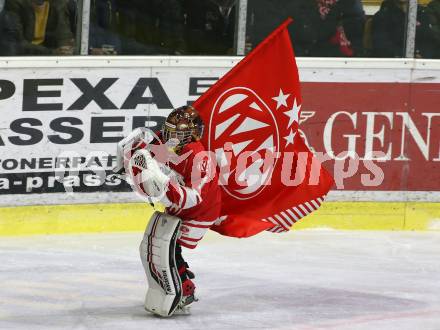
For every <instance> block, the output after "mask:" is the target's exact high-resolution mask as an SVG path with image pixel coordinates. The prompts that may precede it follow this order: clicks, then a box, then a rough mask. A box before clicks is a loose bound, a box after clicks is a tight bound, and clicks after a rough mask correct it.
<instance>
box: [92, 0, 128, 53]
mask: <svg viewBox="0 0 440 330" xmlns="http://www.w3.org/2000/svg"><path fill="white" fill-rule="evenodd" d="M114 9H115V1H114V0H113V1H111V0H93V1H92V3H91V19H90V31H89V47H90V51H89V53H90V54H91V55H117V54H120V53H121V39H120V37H119V36H118V35H117V34H116V33H114V32H113V31H112V29H113V28H114V25H115V21H116V13H115V11H114Z"/></svg>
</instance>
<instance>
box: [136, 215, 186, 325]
mask: <svg viewBox="0 0 440 330" xmlns="http://www.w3.org/2000/svg"><path fill="white" fill-rule="evenodd" d="M180 223H181V220H180V219H179V218H177V217H174V216H171V215H168V214H166V213H162V212H157V211H156V212H155V213H154V214H153V216H152V217H151V219H150V221H149V223H148V226H147V228H146V230H145V234H144V237H143V240H142V242H141V245H140V247H139V252H140V256H141V260H142V265H143V266H144V269H145V274H146V275H147V281H148V290H147V295H146V297H145V309H146V310H147V311H149V312H151V313H154V314H157V315H160V316H163V317H168V316H171V315H173V313H174V312H175V311H176V309H177V308H178V307H180V308H182V306H181V303H182V298H183V297H182V282H181V278H180V276H179V271H178V269H177V265H176V258H175V249H176V239H177V236H178V232H179V228H180Z"/></svg>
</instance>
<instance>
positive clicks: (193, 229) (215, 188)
mask: <svg viewBox="0 0 440 330" xmlns="http://www.w3.org/2000/svg"><path fill="white" fill-rule="evenodd" d="M203 128H204V125H203V122H202V120H201V118H200V116H199V114H198V112H197V111H196V110H195V109H194V108H193V107H191V106H184V107H181V108H178V109H175V110H173V111H172V112H171V113H170V115H169V116H168V117H167V119H166V121H165V123H164V125H163V128H162V131H161V132H160V133H158V134H157V135H156V136H155V139H152V141H145V139H139V138H138V137H136V134H135V138H133V137H132V138H131V139H124V140H123V141H121V142H120V144H119V151H118V154H121V153H123V151H122V150H124V149H125V150H126V147H127V145H129V146H130V157H129V158H130V159H129V161H128V162H125V171H126V172H127V173H129V176H130V178H131V181H132V184H133V185H134V189H136V190H138V191H139V192H141V193H143V194H145V195H146V196H148V198H151V199H154V200H155V201H160V202H161V203H162V204H163V205H164V206H165V207H166V209H165V213H160V212H156V213H155V214H154V215H153V216H152V218H151V219H150V222H149V224H148V226H147V228H146V230H145V234H144V238H143V240H142V242H141V245H140V254H141V260H142V264H143V266H144V268H145V272H146V275H147V280H148V284H149V287H148V291H147V295H146V300H145V308H146V309H147V310H148V311H150V312H152V313H155V314H158V315H161V316H165V317H166V316H171V315H173V314H174V313H175V312H176V311H179V312H184V313H186V312H188V306H189V305H190V304H191V303H192V302H194V301H195V300H196V298H195V285H194V282H193V279H194V274H193V273H192V272H191V271H190V270H189V269H188V268H189V266H188V264H187V263H186V262H185V260H184V259H183V257H182V247H185V248H189V249H194V248H195V247H196V246H197V244H198V242H199V241H200V240H201V239H202V238H203V236H204V235H205V233H206V231H207V230H208V229H209V228H210V227H211V226H212V225H213V224H214V223H215V222H216V221H217V219H218V217H219V215H220V207H221V192H220V187H219V185H218V173H217V167H216V164H215V159H213V158H214V157H210V154H209V153H208V152H206V150H205V148H204V147H203V145H202V143H201V142H200V138H201V136H202V134H203ZM170 149H172V153H171V154H170V153H169V151H170ZM125 158H126V157H125ZM120 167H122V166H120Z"/></svg>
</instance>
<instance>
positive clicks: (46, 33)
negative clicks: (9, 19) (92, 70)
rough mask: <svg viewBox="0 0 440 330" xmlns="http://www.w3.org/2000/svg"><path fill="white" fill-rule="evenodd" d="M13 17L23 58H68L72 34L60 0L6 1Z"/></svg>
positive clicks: (67, 16)
mask: <svg viewBox="0 0 440 330" xmlns="http://www.w3.org/2000/svg"><path fill="white" fill-rule="evenodd" d="M5 8H6V9H7V10H8V11H10V12H11V14H13V15H15V17H16V19H17V22H18V28H19V32H20V37H21V48H22V54H23V55H72V54H73V44H74V42H73V41H74V40H73V35H72V32H71V31H70V26H69V13H68V9H67V3H66V1H64V0H7V1H6V7H5Z"/></svg>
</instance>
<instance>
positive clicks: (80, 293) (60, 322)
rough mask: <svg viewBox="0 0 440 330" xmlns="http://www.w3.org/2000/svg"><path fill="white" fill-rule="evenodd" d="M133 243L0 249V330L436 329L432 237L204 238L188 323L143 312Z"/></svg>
mask: <svg viewBox="0 0 440 330" xmlns="http://www.w3.org/2000/svg"><path fill="white" fill-rule="evenodd" d="M141 235H142V234H141V233H134V234H133V233H129V234H97V235H65V236H64V235H63V236H35V237H27V238H26V237H25V238H23V237H18V238H1V239H0V329H2V330H3V329H32V330H34V329H106V330H107V329H118V330H119V329H122V330H129V329H148V330H149V329H152V330H153V329H177V330H184V329H236V330H239V329H304V330H311V329H336V330H339V329H398V330H406V329H408V330H418V329H420V330H431V329H432V330H439V329H440V233H412V232H338V231H301V232H292V233H289V234H284V235H276V234H270V233H267V234H266V233H264V234H262V235H259V236H257V237H253V238H249V239H242V240H237V239H231V238H223V237H220V236H218V235H217V234H215V233H210V234H209V235H208V237H207V238H206V239H205V240H204V241H203V242H202V243H200V246H199V247H198V248H197V249H196V250H194V251H184V256H185V258H186V259H187V260H188V262H189V263H190V266H191V269H192V270H193V271H194V272H195V273H196V276H197V277H196V280H197V281H196V285H197V286H198V287H197V293H198V296H199V298H200V301H199V302H197V303H196V304H195V305H194V307H193V309H192V315H190V316H177V317H173V318H171V319H161V318H158V317H155V316H152V315H150V314H148V313H147V312H145V311H144V310H143V306H142V304H143V299H144V294H145V289H146V281H145V280H144V276H145V275H144V273H143V269H142V266H141V263H140V260H139V258H138V252H137V251H138V243H139V241H140V239H141Z"/></svg>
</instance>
